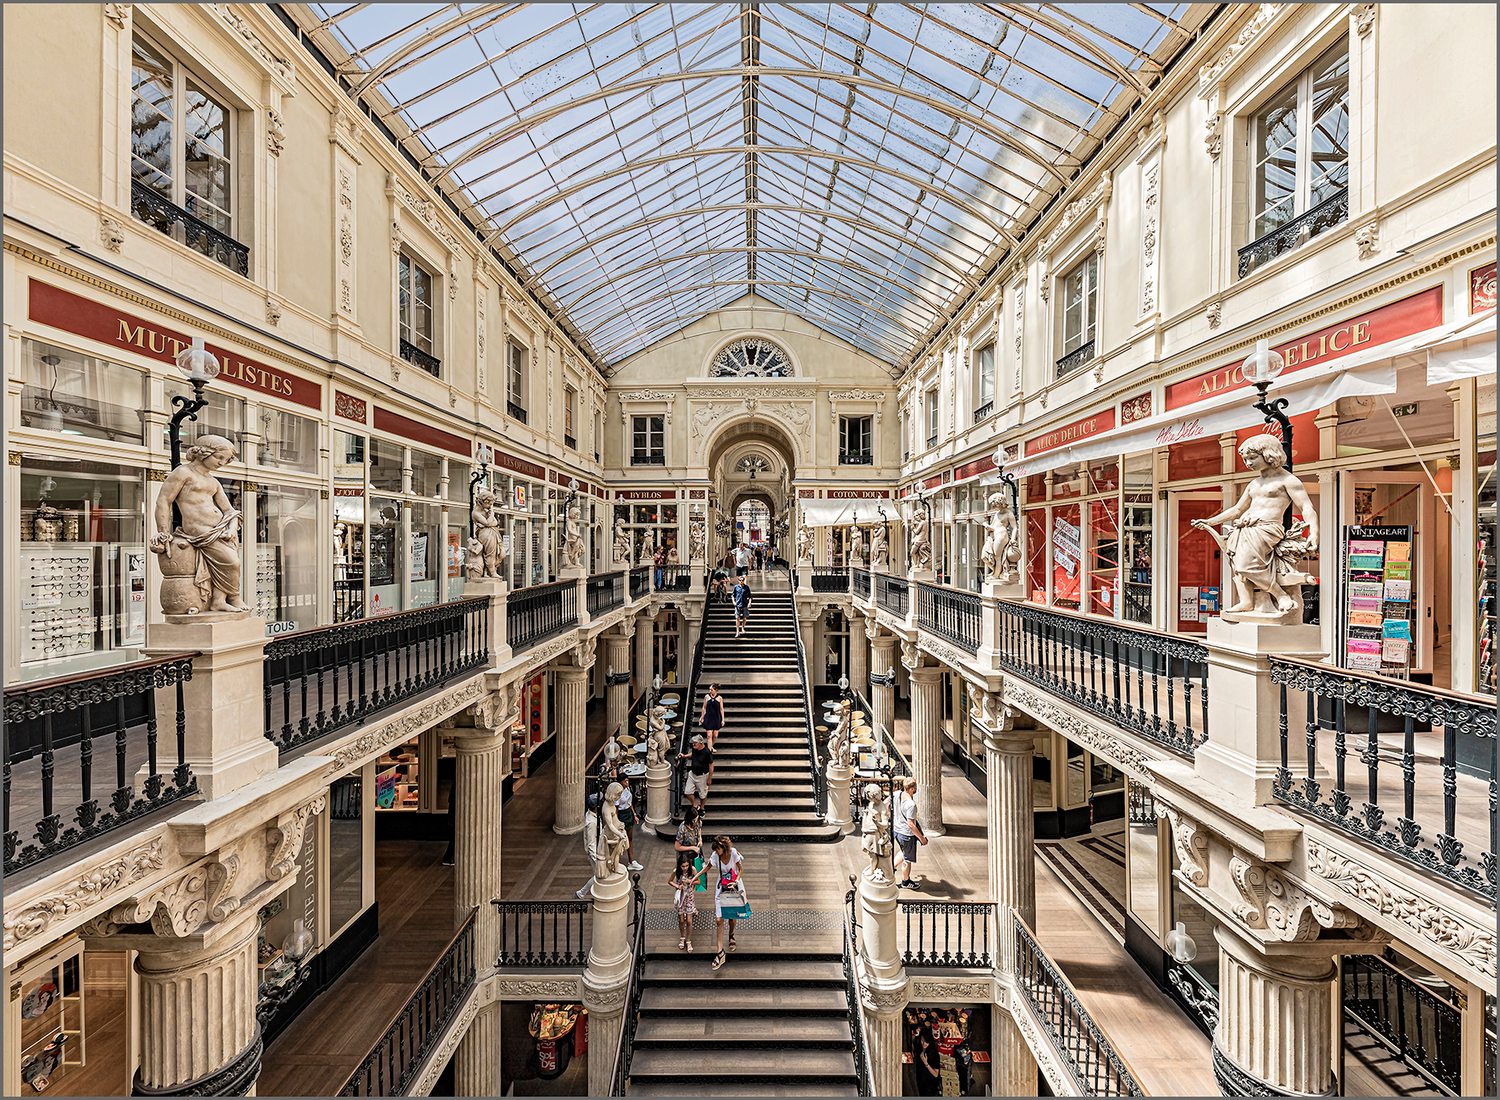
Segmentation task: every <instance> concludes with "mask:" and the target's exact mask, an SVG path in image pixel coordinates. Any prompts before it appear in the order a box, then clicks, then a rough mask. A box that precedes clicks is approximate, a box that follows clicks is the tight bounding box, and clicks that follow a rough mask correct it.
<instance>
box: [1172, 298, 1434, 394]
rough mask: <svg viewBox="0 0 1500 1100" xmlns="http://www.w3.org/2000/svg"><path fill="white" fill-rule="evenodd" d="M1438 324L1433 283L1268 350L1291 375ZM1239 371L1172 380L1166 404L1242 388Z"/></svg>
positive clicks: (1230, 368)
mask: <svg viewBox="0 0 1500 1100" xmlns="http://www.w3.org/2000/svg"><path fill="white" fill-rule="evenodd" d="M1442 323H1443V288H1442V287H1440V286H1435V287H1432V288H1431V289H1430V290H1424V291H1422V292H1421V293H1419V294H1413V295H1412V296H1411V297H1409V298H1402V299H1401V300H1400V301H1399V302H1392V303H1391V304H1390V305H1388V306H1382V307H1381V308H1380V309H1377V310H1374V311H1372V312H1370V313H1365V314H1361V315H1360V316H1358V317H1352V318H1350V319H1349V320H1347V321H1340V322H1339V323H1338V324H1336V325H1330V326H1329V327H1327V328H1323V329H1319V330H1318V331H1317V332H1314V333H1312V334H1311V335H1309V336H1304V337H1302V338H1301V339H1299V340H1290V341H1288V342H1287V343H1285V344H1277V345H1276V346H1275V348H1274V349H1273V350H1275V351H1279V352H1280V353H1281V354H1282V356H1283V358H1285V359H1286V373H1288V374H1290V373H1291V372H1292V371H1296V370H1301V369H1302V368H1303V367H1310V366H1315V365H1316V364H1319V363H1327V362H1330V361H1331V360H1334V359H1337V358H1338V357H1339V356H1341V355H1347V354H1348V353H1349V352H1351V351H1358V350H1359V349H1360V348H1366V347H1376V346H1377V345H1380V344H1384V343H1387V342H1389V341H1391V340H1399V339H1400V338H1401V337H1403V336H1411V335H1412V334H1413V333H1418V332H1422V331H1424V330H1425V329H1429V328H1432V327H1433V326H1435V325H1440V324H1442ZM1243 372H1244V365H1243V361H1242V362H1238V363H1230V364H1228V365H1227V366H1223V367H1219V368H1218V369H1217V370H1211V371H1209V372H1208V373H1207V374H1200V375H1198V376H1197V377H1195V378H1188V379H1186V380H1184V381H1182V382H1175V383H1173V384H1172V385H1170V386H1168V387H1167V408H1169V409H1180V408H1182V407H1183V406H1184V405H1191V404H1193V403H1194V402H1195V401H1202V400H1203V399H1204V398H1207V397H1212V396H1213V395H1214V394H1216V393H1227V392H1229V391H1230V390H1237V389H1242V388H1244V387H1246V386H1248V385H1249V384H1250V383H1248V382H1246V381H1245V376H1244V373H1243Z"/></svg>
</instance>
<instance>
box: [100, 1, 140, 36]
mask: <svg viewBox="0 0 1500 1100" xmlns="http://www.w3.org/2000/svg"><path fill="white" fill-rule="evenodd" d="M133 6H134V5H132V4H105V5H104V18H106V19H108V20H109V21H110V23H111V24H113V25H114V28H115V29H116V30H120V31H123V30H124V29H125V24H126V23H129V22H130V9H131V8H132V7H133Z"/></svg>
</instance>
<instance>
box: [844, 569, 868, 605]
mask: <svg viewBox="0 0 1500 1100" xmlns="http://www.w3.org/2000/svg"><path fill="white" fill-rule="evenodd" d="M849 573H850V577H851V579H852V580H853V582H854V594H855V595H856V596H859V597H861V598H862V599H866V600H868V599H869V598H870V571H869V570H868V569H865V568H863V567H861V566H858V565H856V566H855V567H854V568H853V569H851V570H850V571H849Z"/></svg>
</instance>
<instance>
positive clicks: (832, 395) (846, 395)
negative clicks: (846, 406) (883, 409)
mask: <svg viewBox="0 0 1500 1100" xmlns="http://www.w3.org/2000/svg"><path fill="white" fill-rule="evenodd" d="M886 396H887V395H886V394H885V393H884V392H883V391H881V390H829V391H828V403H829V404H830V405H836V404H838V403H839V402H840V401H884V400H885V399H886Z"/></svg>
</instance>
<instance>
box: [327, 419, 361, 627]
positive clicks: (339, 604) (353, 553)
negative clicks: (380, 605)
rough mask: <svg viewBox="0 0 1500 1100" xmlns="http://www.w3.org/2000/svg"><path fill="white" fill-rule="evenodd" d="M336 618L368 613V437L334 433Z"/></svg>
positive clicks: (334, 581) (334, 591)
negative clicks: (366, 587)
mask: <svg viewBox="0 0 1500 1100" xmlns="http://www.w3.org/2000/svg"><path fill="white" fill-rule="evenodd" d="M333 455H334V463H333V621H334V622H336V623H345V622H350V621H351V620H354V619H359V618H362V617H363V616H364V614H365V492H366V489H365V437H364V436H362V435H354V434H353V433H351V432H343V431H337V430H335V432H334V433H333Z"/></svg>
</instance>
